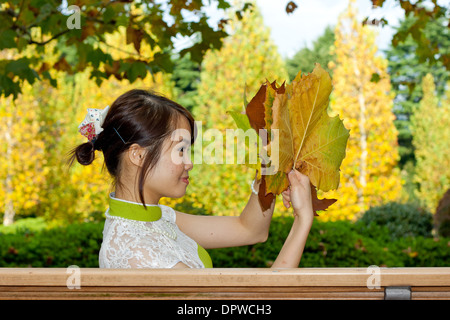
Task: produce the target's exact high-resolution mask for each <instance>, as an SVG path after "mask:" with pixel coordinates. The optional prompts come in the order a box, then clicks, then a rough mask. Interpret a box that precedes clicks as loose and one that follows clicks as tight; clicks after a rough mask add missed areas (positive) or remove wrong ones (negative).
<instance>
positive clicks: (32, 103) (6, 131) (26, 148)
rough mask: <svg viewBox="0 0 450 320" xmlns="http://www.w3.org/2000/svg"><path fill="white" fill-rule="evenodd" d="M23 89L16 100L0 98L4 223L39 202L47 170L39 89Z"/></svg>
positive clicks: (0, 199)
mask: <svg viewBox="0 0 450 320" xmlns="http://www.w3.org/2000/svg"><path fill="white" fill-rule="evenodd" d="M2 54H6V52H3V53H2ZM24 89H25V90H27V92H29V94H28V95H27V96H20V97H18V99H16V100H13V99H12V98H11V97H8V98H5V97H0V137H1V140H0V141H1V142H0V148H1V149H0V182H1V183H0V212H3V225H5V226H6V225H10V224H12V223H13V222H14V219H15V217H16V216H17V215H19V214H20V215H22V214H25V213H26V212H30V210H32V209H33V207H35V206H36V205H37V204H38V203H39V200H40V197H39V192H40V190H41V188H42V187H43V186H44V185H45V174H46V172H48V169H47V168H46V167H45V159H46V156H47V155H46V154H45V147H44V143H43V141H42V140H40V139H39V138H38V137H39V136H40V127H41V123H40V121H39V118H38V116H37V114H38V111H39V109H38V108H37V107H38V101H37V99H35V98H34V97H33V95H37V94H38V93H39V92H38V90H36V88H33V87H31V86H30V85H26V86H25V87H24Z"/></svg>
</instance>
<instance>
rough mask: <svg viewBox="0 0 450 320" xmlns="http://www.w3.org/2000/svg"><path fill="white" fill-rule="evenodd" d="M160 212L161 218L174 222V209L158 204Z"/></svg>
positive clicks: (175, 217)
mask: <svg viewBox="0 0 450 320" xmlns="http://www.w3.org/2000/svg"><path fill="white" fill-rule="evenodd" d="M159 206H160V208H161V212H162V218H163V219H164V220H166V221H169V222H172V223H175V222H176V219H177V215H176V213H175V210H174V209H173V208H171V207H169V206H166V205H164V204H160V205H159Z"/></svg>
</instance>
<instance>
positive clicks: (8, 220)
mask: <svg viewBox="0 0 450 320" xmlns="http://www.w3.org/2000/svg"><path fill="white" fill-rule="evenodd" d="M6 106H7V107H10V108H11V104H10V103H9V101H7V103H6ZM13 112H15V110H8V112H7V117H6V119H7V120H6V128H5V129H6V130H5V135H4V137H5V143H6V155H5V156H6V167H7V168H9V169H8V172H7V174H6V179H5V185H4V187H5V188H4V192H5V214H4V215H3V225H5V226H8V225H11V224H13V223H14V216H15V215H16V212H15V211H14V204H13V201H12V193H13V192H14V188H13V185H12V175H11V169H12V149H13V144H14V141H13V137H12V136H11V132H12V129H13V128H12V127H13V117H14V114H13Z"/></svg>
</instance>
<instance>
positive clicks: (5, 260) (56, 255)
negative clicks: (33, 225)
mask: <svg viewBox="0 0 450 320" xmlns="http://www.w3.org/2000/svg"><path fill="white" fill-rule="evenodd" d="M102 230H103V223H83V224H73V225H69V226H67V227H56V228H52V229H48V230H46V229H44V230H41V231H36V232H34V231H31V232H30V231H25V232H23V230H22V231H19V232H17V233H15V234H4V235H1V236H0V237H1V240H0V257H1V258H0V267H68V266H69V265H78V266H80V267H98V251H99V249H100V245H101V242H102Z"/></svg>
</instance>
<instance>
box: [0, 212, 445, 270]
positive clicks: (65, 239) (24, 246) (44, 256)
mask: <svg viewBox="0 0 450 320" xmlns="http://www.w3.org/2000/svg"><path fill="white" fill-rule="evenodd" d="M291 224H292V218H291V217H277V218H274V219H273V222H272V224H271V227H270V235H269V239H268V240H267V241H266V242H265V243H260V244H256V245H252V246H243V247H237V248H224V249H213V250H208V251H209V253H210V255H211V258H212V260H213V263H214V266H215V267H223V268H225V267H227V268H228V267H229V268H235V267H240V268H245V267H249V268H252V267H269V266H270V265H271V264H272V262H273V261H274V260H275V259H276V257H277V255H278V252H279V251H280V249H281V247H282V245H283V242H284V240H285V239H286V237H287V234H288V232H289V229H290V226H291ZM364 226H365V225H364V224H361V223H360V222H359V223H351V222H348V221H337V222H320V221H315V222H314V224H313V227H312V229H311V233H310V235H309V237H308V241H307V244H306V247H305V251H304V254H303V258H302V261H301V263H300V266H301V267H368V266H370V265H378V266H387V267H438V266H450V238H433V237H432V236H423V235H419V236H409V237H398V238H396V239H395V240H392V239H391V238H390V231H389V229H388V228H386V227H376V228H375V227H373V226H372V227H370V228H366V227H364ZM102 230H103V222H90V223H83V224H74V225H69V226H67V227H56V228H52V229H44V230H40V231H39V230H33V229H28V228H21V229H18V230H16V231H15V232H13V233H6V232H5V231H4V230H3V233H1V232H2V230H1V229H0V238H1V240H0V267H63V268H65V267H68V266H70V265H78V266H79V267H98V251H99V249H100V245H101V242H102ZM369 231H370V232H369Z"/></svg>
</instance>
